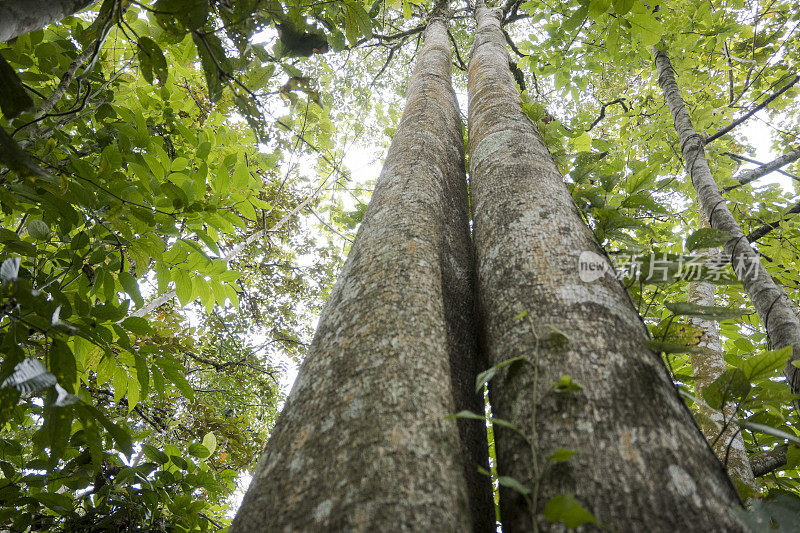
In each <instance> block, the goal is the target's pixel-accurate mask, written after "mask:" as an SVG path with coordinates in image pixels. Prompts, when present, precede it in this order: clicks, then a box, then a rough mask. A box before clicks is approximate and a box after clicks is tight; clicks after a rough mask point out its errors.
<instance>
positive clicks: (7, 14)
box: [0, 0, 97, 43]
mask: <svg viewBox="0 0 800 533" xmlns="http://www.w3.org/2000/svg"><path fill="white" fill-rule="evenodd" d="M95 2H97V0H47V1H46V2H44V1H38V0H2V1H0V43H3V42H6V41H8V40H9V39H13V38H14V37H19V36H20V35H22V34H23V33H28V32H29V31H35V30H38V29H41V28H44V27H45V26H47V25H48V24H52V23H53V22H58V21H59V20H61V19H63V18H64V17H67V16H69V15H72V14H73V13H77V12H78V11H80V10H81V9H84V8H86V7H88V6H90V5H92V4H94V3H95Z"/></svg>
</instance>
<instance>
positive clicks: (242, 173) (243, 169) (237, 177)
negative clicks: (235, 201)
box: [233, 164, 250, 189]
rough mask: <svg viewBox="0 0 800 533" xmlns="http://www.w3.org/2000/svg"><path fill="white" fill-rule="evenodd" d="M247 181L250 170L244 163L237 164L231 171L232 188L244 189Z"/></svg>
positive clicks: (248, 181)
mask: <svg viewBox="0 0 800 533" xmlns="http://www.w3.org/2000/svg"><path fill="white" fill-rule="evenodd" d="M249 183H250V170H249V169H248V168H247V165H245V164H241V165H238V166H237V167H236V170H234V171H233V188H234V189H246V188H247V185H248V184H249Z"/></svg>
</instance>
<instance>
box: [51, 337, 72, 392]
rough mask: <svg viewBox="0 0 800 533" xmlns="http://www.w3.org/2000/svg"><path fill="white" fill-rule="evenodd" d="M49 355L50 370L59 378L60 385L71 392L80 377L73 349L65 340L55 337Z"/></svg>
mask: <svg viewBox="0 0 800 533" xmlns="http://www.w3.org/2000/svg"><path fill="white" fill-rule="evenodd" d="M49 355H50V371H51V372H52V373H53V375H54V376H55V377H56V379H57V380H58V383H59V385H61V386H62V387H64V389H66V391H67V392H69V393H72V392H74V389H73V386H74V384H75V382H76V381H77V379H78V371H77V368H76V366H75V355H73V353H72V350H70V349H69V346H67V343H65V342H64V341H62V340H59V339H55V340H53V344H51V346H50V354H49Z"/></svg>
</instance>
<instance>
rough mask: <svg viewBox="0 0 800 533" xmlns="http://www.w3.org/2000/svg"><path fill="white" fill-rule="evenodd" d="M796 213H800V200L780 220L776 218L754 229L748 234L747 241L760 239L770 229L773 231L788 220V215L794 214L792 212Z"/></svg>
mask: <svg viewBox="0 0 800 533" xmlns="http://www.w3.org/2000/svg"><path fill="white" fill-rule="evenodd" d="M795 213H800V202H798V203H796V204H794V205H793V206H792V208H791V209H789V210H788V211H786V213H784V214H783V216H782V217H781V218H780V219H779V220H776V221H775V222H769V223H767V224H764V225H763V226H761V227H758V228H756V229H754V230H753V231H751V232H750V233H749V234H748V235H747V241H748V242H755V241H757V240H758V239H760V238H761V237H763V236H764V235H766V234H767V233H769V232H770V231H772V230H774V229H775V228H777V227H778V226H780V224H781V222H783V221H784V220H786V215H792V214H795Z"/></svg>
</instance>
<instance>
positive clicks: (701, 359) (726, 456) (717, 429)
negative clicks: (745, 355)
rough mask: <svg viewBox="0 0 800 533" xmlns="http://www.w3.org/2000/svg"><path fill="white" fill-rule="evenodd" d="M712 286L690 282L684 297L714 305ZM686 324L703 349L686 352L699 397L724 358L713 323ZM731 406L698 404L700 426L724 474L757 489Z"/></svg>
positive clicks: (721, 367)
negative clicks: (718, 407) (697, 335)
mask: <svg viewBox="0 0 800 533" xmlns="http://www.w3.org/2000/svg"><path fill="white" fill-rule="evenodd" d="M703 252H704V253H705V254H706V255H710V254H712V253H714V251H712V250H708V249H706V250H703ZM714 291H715V287H714V284H713V283H709V282H707V281H692V282H691V283H689V286H688V287H687V291H686V292H687V294H688V297H687V300H688V301H689V302H690V303H693V304H696V305H708V306H713V305H715V303H716V302H715V300H716V299H715V297H714ZM688 322H689V325H690V326H693V327H695V328H697V329H699V330H700V331H701V336H700V341H699V343H698V346H700V347H702V348H706V349H707V350H708V351H707V352H702V353H692V354H689V356H690V359H691V361H692V373H693V374H694V378H695V382H694V390H695V395H696V396H697V398H698V399H702V390H703V389H704V388H705V387H707V386H708V385H710V384H711V383H712V382H713V381H714V380H715V379H717V378H718V377H719V376H720V375H722V373H723V372H725V369H726V365H725V357H724V353H723V351H722V343H721V342H720V339H719V331H718V330H717V323H716V322H714V321H712V320H706V319H704V318H701V317H690V318H689V319H688ZM735 407H736V406H735V405H734V404H733V403H731V402H727V403H726V404H725V405H724V406H723V409H722V413H720V412H719V411H717V410H716V409H711V408H710V407H709V406H708V405H706V404H705V403H699V404H698V406H697V408H698V410H699V411H700V413H701V414H703V415H704V416H703V418H704V419H705V421H701V424H700V427H701V429H702V430H703V434H704V435H705V436H706V439H707V440H708V441H709V443H712V447H713V448H714V453H715V454H716V455H717V458H718V459H719V460H720V461H722V464H724V465H725V466H726V468H727V469H728V474H729V475H730V476H731V478H733V479H734V480H737V481H739V482H740V483H743V484H744V485H746V486H747V487H750V488H751V489H752V490H757V486H756V480H755V477H753V469H752V467H751V466H750V459H748V457H747V449H746V448H745V446H744V439H743V438H742V434H741V432H740V430H739V426H737V425H736V424H735V423H734V422H732V419H733V417H734V416H736V409H735Z"/></svg>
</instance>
